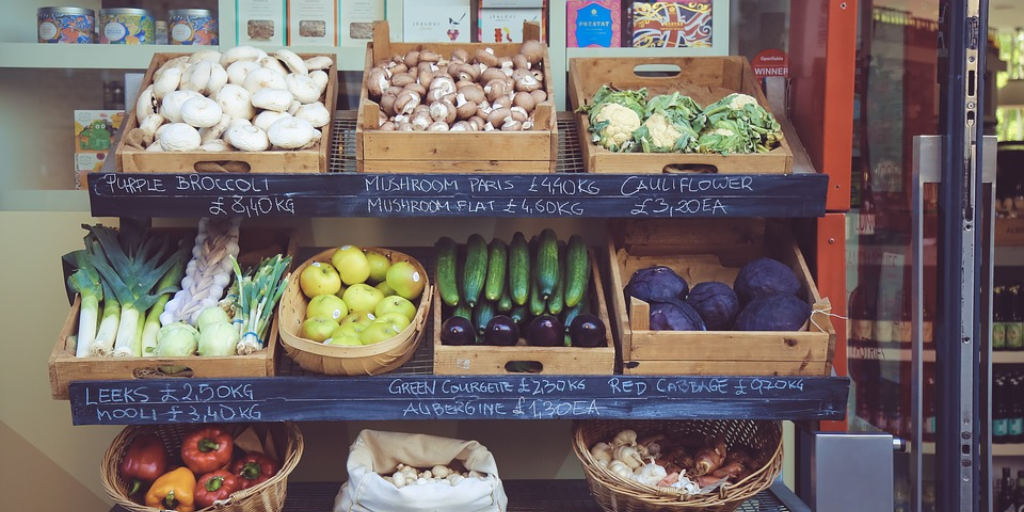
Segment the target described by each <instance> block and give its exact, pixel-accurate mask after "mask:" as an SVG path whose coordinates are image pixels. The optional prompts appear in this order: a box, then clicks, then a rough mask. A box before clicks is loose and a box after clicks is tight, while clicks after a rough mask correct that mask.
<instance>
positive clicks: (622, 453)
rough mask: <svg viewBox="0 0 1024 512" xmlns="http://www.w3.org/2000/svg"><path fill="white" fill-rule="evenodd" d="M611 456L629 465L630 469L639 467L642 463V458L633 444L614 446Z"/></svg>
mask: <svg viewBox="0 0 1024 512" xmlns="http://www.w3.org/2000/svg"><path fill="white" fill-rule="evenodd" d="M612 457H614V458H615V460H617V461H619V462H622V463H623V464H625V465H627V466H629V468H630V469H636V468H639V467H640V466H642V465H643V463H644V461H643V459H642V458H640V452H638V451H637V450H636V448H635V447H633V446H617V447H615V450H614V451H613V452H612Z"/></svg>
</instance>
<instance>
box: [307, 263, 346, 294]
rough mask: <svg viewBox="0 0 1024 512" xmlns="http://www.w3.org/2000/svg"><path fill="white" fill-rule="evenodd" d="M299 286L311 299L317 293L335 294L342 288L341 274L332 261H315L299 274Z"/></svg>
mask: <svg viewBox="0 0 1024 512" xmlns="http://www.w3.org/2000/svg"><path fill="white" fill-rule="evenodd" d="M299 288H301V289H302V294H303V295H305V296H306V297H307V298H310V299H312V298H313V297H316V296H317V295H334V294H335V293H338V290H339V289H341V276H339V275H338V271H337V270H335V269H334V267H332V266H331V264H330V263H322V262H319V261H314V262H313V263H310V264H309V266H307V267H306V268H304V269H302V273H301V274H299Z"/></svg>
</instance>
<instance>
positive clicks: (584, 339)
mask: <svg viewBox="0 0 1024 512" xmlns="http://www.w3.org/2000/svg"><path fill="white" fill-rule="evenodd" d="M569 338H570V339H571V340H572V346H574V347H587V348H593V347H603V346H605V345H607V344H608V329H607V328H606V327H605V325H604V322H603V321H601V319H600V318H598V316H597V315H592V314H589V313H584V314H582V315H579V316H577V317H576V318H574V319H573V321H572V325H571V326H570V327H569Z"/></svg>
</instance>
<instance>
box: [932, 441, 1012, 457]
mask: <svg viewBox="0 0 1024 512" xmlns="http://www.w3.org/2000/svg"><path fill="white" fill-rule="evenodd" d="M922 444H923V447H922V451H921V453H923V454H925V455H935V443H922ZM992 456H993V457H1024V444H1020V443H1018V444H993V445H992Z"/></svg>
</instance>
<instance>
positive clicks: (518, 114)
mask: <svg viewBox="0 0 1024 512" xmlns="http://www.w3.org/2000/svg"><path fill="white" fill-rule="evenodd" d="M509 112H511V116H512V119H515V120H516V121H519V122H520V123H525V122H526V120H527V119H529V118H530V114H529V113H528V112H527V111H526V110H524V109H523V107H512V108H510V109H509Z"/></svg>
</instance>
